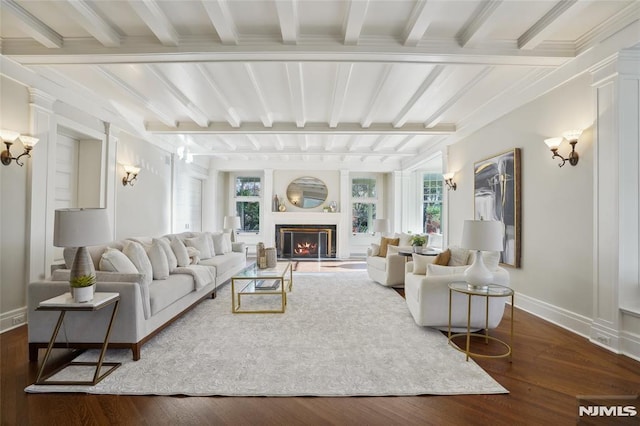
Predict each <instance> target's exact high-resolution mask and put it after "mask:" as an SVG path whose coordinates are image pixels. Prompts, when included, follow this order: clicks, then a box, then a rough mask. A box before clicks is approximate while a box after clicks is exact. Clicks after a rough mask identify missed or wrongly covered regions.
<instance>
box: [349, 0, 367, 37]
mask: <svg viewBox="0 0 640 426" xmlns="http://www.w3.org/2000/svg"><path fill="white" fill-rule="evenodd" d="M368 7H369V0H350V1H349V10H348V11H347V16H346V18H345V21H344V25H343V33H344V44H358V40H360V33H361V32H362V26H363V25H364V20H365V18H366V16H367V8H368Z"/></svg>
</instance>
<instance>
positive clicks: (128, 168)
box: [122, 164, 140, 175]
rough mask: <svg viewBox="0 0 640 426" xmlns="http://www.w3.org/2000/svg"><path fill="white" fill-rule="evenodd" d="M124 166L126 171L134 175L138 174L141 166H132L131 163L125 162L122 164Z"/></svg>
mask: <svg viewBox="0 0 640 426" xmlns="http://www.w3.org/2000/svg"><path fill="white" fill-rule="evenodd" d="M122 168H123V169H124V171H125V172H126V173H131V174H132V175H137V174H138V173H140V167H136V166H131V165H129V164H125V165H123V166H122Z"/></svg>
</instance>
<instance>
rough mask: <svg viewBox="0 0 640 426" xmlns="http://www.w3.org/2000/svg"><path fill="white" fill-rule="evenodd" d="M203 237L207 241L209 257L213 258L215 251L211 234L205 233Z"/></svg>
mask: <svg viewBox="0 0 640 426" xmlns="http://www.w3.org/2000/svg"><path fill="white" fill-rule="evenodd" d="M204 235H205V237H206V239H207V243H209V253H211V257H213V256H215V255H216V249H215V247H214V246H213V234H212V233H211V232H205V233H204Z"/></svg>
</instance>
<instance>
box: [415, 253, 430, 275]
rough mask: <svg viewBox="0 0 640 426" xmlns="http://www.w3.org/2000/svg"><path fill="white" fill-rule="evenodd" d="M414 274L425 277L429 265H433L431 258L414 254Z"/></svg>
mask: <svg viewBox="0 0 640 426" xmlns="http://www.w3.org/2000/svg"><path fill="white" fill-rule="evenodd" d="M412 256H413V273H414V275H425V274H426V273H427V265H430V264H431V259H430V258H429V256H422V255H419V254H415V253H414V254H413V255H412Z"/></svg>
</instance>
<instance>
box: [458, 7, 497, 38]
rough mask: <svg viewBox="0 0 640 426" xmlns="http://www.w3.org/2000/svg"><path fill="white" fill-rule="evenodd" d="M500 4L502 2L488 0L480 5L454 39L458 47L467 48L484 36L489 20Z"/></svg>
mask: <svg viewBox="0 0 640 426" xmlns="http://www.w3.org/2000/svg"><path fill="white" fill-rule="evenodd" d="M501 4H502V0H489V1H483V2H481V3H480V5H479V6H478V7H477V8H476V10H475V11H474V13H473V15H471V17H470V18H469V20H468V21H467V22H466V23H465V25H464V26H463V27H462V28H461V29H460V31H459V32H458V34H456V39H457V40H458V43H459V44H460V46H462V47H464V46H467V45H468V44H470V43H471V42H472V41H478V40H479V39H480V38H481V37H482V36H484V35H485V32H486V31H487V28H488V27H489V25H487V24H488V21H489V19H490V18H491V16H492V15H493V14H494V12H495V11H496V10H497V9H498V7H500V5H501Z"/></svg>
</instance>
